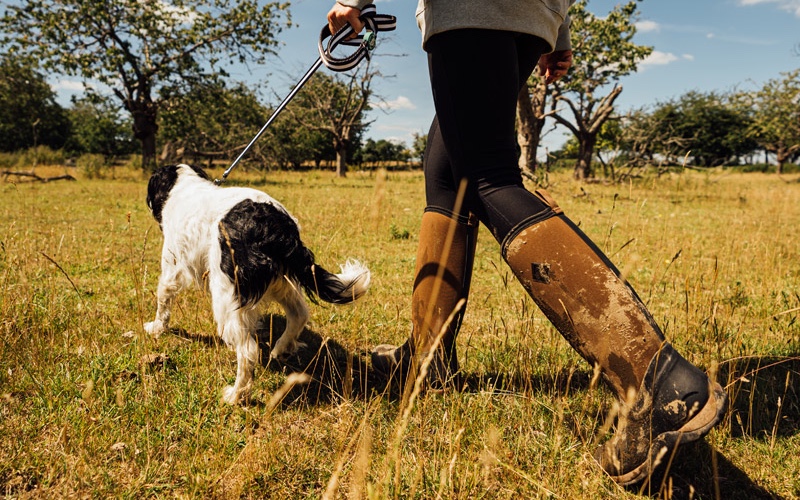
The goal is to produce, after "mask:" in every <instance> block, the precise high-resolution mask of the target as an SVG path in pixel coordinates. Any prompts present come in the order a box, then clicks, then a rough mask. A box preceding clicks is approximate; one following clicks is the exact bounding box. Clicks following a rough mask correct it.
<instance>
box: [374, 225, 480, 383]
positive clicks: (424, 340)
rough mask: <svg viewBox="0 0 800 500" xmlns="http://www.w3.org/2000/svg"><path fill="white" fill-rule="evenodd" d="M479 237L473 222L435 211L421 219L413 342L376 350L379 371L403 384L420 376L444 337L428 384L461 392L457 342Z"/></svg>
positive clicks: (433, 363)
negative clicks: (418, 372) (429, 354)
mask: <svg viewBox="0 0 800 500" xmlns="http://www.w3.org/2000/svg"><path fill="white" fill-rule="evenodd" d="M477 236H478V221H477V219H476V218H474V217H471V218H469V219H466V218H458V219H455V218H452V217H449V216H447V215H444V214H442V213H439V212H435V211H426V212H425V213H424V214H423V215H422V224H421V226H420V233H419V246H418V248H417V261H416V271H415V273H414V276H415V278H414V289H413V292H412V295H411V337H410V338H409V339H408V340H407V341H406V342H405V343H404V344H403V345H401V346H399V347H396V346H393V345H389V344H383V345H379V346H377V347H375V348H374V349H373V351H372V354H371V358H372V366H373V368H374V369H376V370H377V371H379V372H381V373H384V374H386V375H389V376H395V377H399V379H400V380H401V381H405V380H406V378H407V377H408V376H409V375H410V374H414V376H415V377H416V373H417V369H418V367H419V364H420V363H422V361H423V360H424V359H425V357H426V356H427V355H428V353H430V352H431V349H432V347H433V345H434V343H435V340H436V337H437V336H438V335H439V334H440V333H442V337H441V339H440V341H439V347H438V349H436V350H435V352H434V355H433V359H432V360H431V363H430V365H429V366H428V375H427V377H426V382H427V384H428V386H429V388H432V389H442V388H444V387H447V386H456V387H458V385H459V383H458V378H459V377H458V373H459V365H458V356H457V354H456V343H455V339H456V335H457V334H458V330H459V328H460V327H461V320H462V319H463V317H464V310H465V307H466V299H467V295H468V294H469V286H470V281H471V278H472V265H473V262H474V260H475V246H476V244H477V241H478V238H477ZM462 301H464V302H462Z"/></svg>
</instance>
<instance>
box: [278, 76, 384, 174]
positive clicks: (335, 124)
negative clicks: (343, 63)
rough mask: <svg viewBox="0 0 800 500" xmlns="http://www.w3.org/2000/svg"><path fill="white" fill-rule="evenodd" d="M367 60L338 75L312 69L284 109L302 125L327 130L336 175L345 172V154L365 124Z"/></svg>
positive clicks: (368, 81)
mask: <svg viewBox="0 0 800 500" xmlns="http://www.w3.org/2000/svg"><path fill="white" fill-rule="evenodd" d="M377 75H378V73H377V72H375V71H372V70H370V67H369V64H365V65H363V67H361V68H358V69H356V70H353V71H352V72H350V73H349V74H346V75H343V76H340V75H339V74H337V75H335V76H334V75H331V74H328V73H319V72H318V73H316V74H315V75H314V76H312V77H311V79H310V80H309V81H308V83H306V85H305V87H303V89H302V90H301V91H300V92H299V93H298V94H297V97H295V102H294V103H293V106H290V107H287V108H286V109H287V110H288V111H289V112H290V113H291V114H292V116H294V117H295V119H297V120H298V121H299V122H300V123H301V124H302V125H303V126H304V127H307V128H309V129H311V130H317V131H320V132H326V133H328V134H330V138H331V141H332V144H333V149H334V150H335V151H336V175H337V176H339V177H345V176H346V174H347V155H348V151H351V150H352V149H353V146H354V142H356V141H357V139H358V138H359V137H360V135H361V134H362V133H363V132H364V130H365V129H366V127H367V125H368V124H367V123H365V122H364V113H365V112H366V111H368V110H369V109H370V107H369V98H370V96H371V95H372V90H371V84H372V79H373V78H374V77H375V76H377Z"/></svg>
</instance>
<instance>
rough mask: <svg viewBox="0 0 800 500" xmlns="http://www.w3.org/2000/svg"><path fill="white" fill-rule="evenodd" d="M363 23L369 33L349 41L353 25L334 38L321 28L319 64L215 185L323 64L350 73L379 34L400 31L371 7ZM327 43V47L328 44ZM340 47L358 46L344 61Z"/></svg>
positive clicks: (364, 13) (364, 11)
mask: <svg viewBox="0 0 800 500" xmlns="http://www.w3.org/2000/svg"><path fill="white" fill-rule="evenodd" d="M359 17H360V19H361V20H362V21H364V28H365V30H366V33H365V34H364V35H357V36H355V37H353V38H350V39H349V40H348V38H349V37H350V36H352V35H353V34H354V33H355V31H354V30H353V27H352V26H350V24H346V25H344V26H343V27H342V28H341V29H339V30H338V31H337V32H336V33H335V34H333V35H331V30H330V28H329V27H328V26H327V25H326V26H325V27H323V28H322V31H321V32H320V35H319V43H318V45H317V48H318V50H319V57H318V58H317V60H316V62H314V64H313V65H312V66H311V67H310V68H309V69H308V71H306V73H305V75H303V77H302V78H301V79H300V81H299V82H297V85H295V86H294V88H293V89H292V91H291V92H289V95H287V96H286V97H284V98H283V101H281V103H280V104H279V105H278V107H277V108H275V111H274V112H273V113H272V116H270V117H269V119H268V120H267V123H265V124H264V126H263V127H261V130H259V131H258V133H257V134H256V135H255V137H253V139H251V140H250V142H249V143H248V144H247V146H245V148H244V149H243V150H242V152H241V153H239V156H237V157H236V159H235V160H233V163H231V166H230V167H228V168H227V169H226V170H225V172H223V173H222V177H220V178H219V179H216V180H215V181H214V184H216V185H218V186H219V185H220V184H222V183H223V182H225V179H227V178H228V175H229V174H230V173H231V171H232V170H233V169H234V168H235V167H236V165H238V164H239V162H240V161H241V159H242V158H244V156H245V155H246V154H247V153H248V151H250V149H251V148H252V147H253V144H255V143H256V141H257V140H258V139H259V138H260V137H261V136H262V135H264V132H266V131H267V128H269V126H270V125H272V122H273V121H275V118H277V117H278V115H279V114H280V113H281V111H283V109H284V108H285V107H286V105H287V104H289V101H291V100H292V99H293V98H294V96H295V95H296V94H297V93H298V92H299V91H300V89H301V88H303V85H305V84H306V82H308V80H310V79H311V76H312V75H313V74H314V73H315V72H316V71H317V70H318V69H319V67H320V66H322V65H323V64H324V65H325V66H326V67H327V68H329V69H331V70H332V71H337V72H341V71H348V70H351V69H353V68H355V67H356V66H358V64H359V63H360V62H361V61H362V60H363V59H364V58H366V59H369V56H370V51H372V49H374V48H375V42H376V39H377V33H378V32H379V31H393V30H394V29H395V28H397V18H395V17H394V16H390V15H386V14H378V13H377V11H376V9H375V6H374V5H372V4H369V5H367V6H365V7H364V8H363V9H361V16H359ZM325 40H327V43H325ZM339 45H348V46H357V47H358V48H357V49H356V50H355V51H354V52H353V53H352V54H350V55H348V56H345V57H341V58H338V57H334V56H333V50H334V49H335V48H336V47H338V46H339Z"/></svg>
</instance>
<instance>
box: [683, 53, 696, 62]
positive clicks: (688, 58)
mask: <svg viewBox="0 0 800 500" xmlns="http://www.w3.org/2000/svg"><path fill="white" fill-rule="evenodd" d="M681 59H684V60H686V61H694V56H693V55H692V54H681Z"/></svg>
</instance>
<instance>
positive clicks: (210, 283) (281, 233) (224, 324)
mask: <svg viewBox="0 0 800 500" xmlns="http://www.w3.org/2000/svg"><path fill="white" fill-rule="evenodd" d="M147 205H148V206H149V207H150V211H151V212H152V213H153V217H155V219H156V221H158V224H159V226H160V227H161V231H162V233H163V234H164V247H163V249H162V253H161V277H160V278H159V280H158V292H157V293H158V310H157V311H156V317H155V320H153V321H152V322H150V323H146V324H145V325H144V329H145V330H146V331H147V332H148V333H150V334H159V333H161V332H163V331H165V330H166V329H167V328H168V327H169V319H170V306H171V304H172V300H173V298H174V297H175V295H176V293H177V292H178V291H180V289H181V288H184V287H186V286H189V285H190V284H191V283H192V282H195V283H197V284H198V285H201V286H204V285H205V286H207V287H208V290H209V291H210V293H211V302H212V307H213V310H214V319H215V321H216V323H217V333H218V334H219V336H220V337H222V339H223V340H224V341H225V343H226V344H227V345H228V346H229V347H231V348H233V349H235V350H236V359H237V362H238V366H237V369H236V382H235V383H234V384H233V385H232V386H228V387H226V388H225V390H224V393H223V400H224V401H225V402H227V403H230V404H235V403H237V402H239V401H242V400H243V399H245V398H246V397H247V396H248V394H249V391H250V388H251V385H252V380H253V370H254V368H255V364H256V363H257V361H258V359H259V348H258V341H257V339H256V335H255V334H256V327H257V323H258V320H259V316H260V314H259V313H260V308H259V307H258V306H259V304H262V303H267V302H269V301H271V300H274V301H276V302H278V303H279V304H280V305H281V306H283V308H284V310H285V312H286V329H285V330H284V332H283V334H282V335H281V337H280V339H279V340H278V341H277V342H276V343H275V345H274V346H272V351H271V354H270V357H272V358H276V359H277V358H279V357H281V356H287V355H289V354H292V353H293V352H295V351H296V350H297V349H298V348H299V347H302V346H303V344H302V343H301V342H299V341H298V340H297V338H298V336H299V335H300V332H301V331H302V330H303V328H304V327H305V325H306V322H307V321H308V307H307V305H306V302H305V300H304V297H303V294H302V293H301V289H302V290H304V291H305V292H306V294H307V295H308V296H309V297H310V298H311V299H312V300H314V296H315V295H316V296H318V297H319V298H321V299H322V300H324V301H326V302H330V303H334V304H344V303H348V302H352V301H353V300H355V299H357V298H359V297H361V296H362V295H364V293H365V292H366V291H367V287H368V286H369V279H370V273H369V270H368V269H367V268H366V267H364V266H362V265H361V264H360V263H358V262H357V261H354V260H348V261H347V263H346V264H345V265H344V266H343V267H342V272H341V273H340V274H333V273H330V272H328V271H326V270H325V269H323V268H322V267H320V266H318V265H316V264H315V262H314V254H313V253H312V252H311V251H310V250H309V249H308V248H306V247H305V245H303V242H302V241H301V240H300V231H299V230H300V228H299V226H298V224H297V220H296V219H295V218H294V217H292V216H291V215H290V214H289V212H288V211H287V210H286V209H285V208H284V207H283V206H282V205H281V204H280V203H278V202H277V201H276V200H275V199H273V198H271V197H270V196H268V195H267V194H265V193H263V192H261V191H258V190H255V189H250V188H242V187H229V188H221V187H219V186H216V185H215V184H214V183H213V182H211V180H210V179H209V177H208V175H207V174H206V173H205V172H203V170H201V169H199V168H196V167H191V166H189V165H176V166H169V167H163V168H161V169H159V170H158V171H157V172H155V173H154V174H153V175H152V177H151V178H150V182H149V184H148V186H147Z"/></svg>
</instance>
